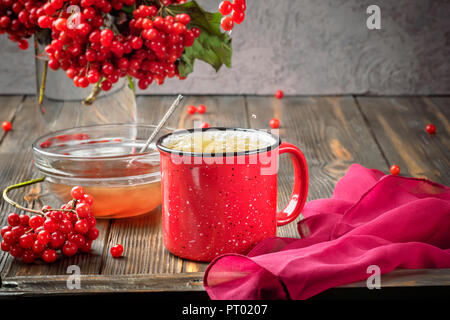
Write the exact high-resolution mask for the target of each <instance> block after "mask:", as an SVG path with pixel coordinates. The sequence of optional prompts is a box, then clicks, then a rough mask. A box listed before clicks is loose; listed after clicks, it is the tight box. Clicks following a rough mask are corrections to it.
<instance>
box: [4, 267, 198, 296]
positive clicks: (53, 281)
mask: <svg viewBox="0 0 450 320" xmlns="http://www.w3.org/2000/svg"><path fill="white" fill-rule="evenodd" d="M68 277H69V275H65V276H64V275H56V276H28V277H11V278H8V279H5V280H4V281H3V286H2V288H1V291H0V296H2V295H3V294H12V293H16V294H17V295H25V294H31V295H48V294H61V293H70V294H77V293H78V294H86V293H112V292H115V293H119V292H122V293H124V292H162V291H169V292H175V291H187V292H189V291H203V290H204V288H203V282H202V277H203V273H202V272H191V273H180V274H167V273H166V274H135V275H107V276H105V275H81V276H80V289H69V288H68V287H67V281H68Z"/></svg>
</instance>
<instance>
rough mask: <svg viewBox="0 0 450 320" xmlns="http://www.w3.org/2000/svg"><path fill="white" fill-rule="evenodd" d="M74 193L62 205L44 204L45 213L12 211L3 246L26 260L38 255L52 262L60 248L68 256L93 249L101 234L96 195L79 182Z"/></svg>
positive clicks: (3, 231)
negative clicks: (95, 213) (95, 211)
mask: <svg viewBox="0 0 450 320" xmlns="http://www.w3.org/2000/svg"><path fill="white" fill-rule="evenodd" d="M71 194H72V197H73V199H72V200H70V201H69V202H67V203H66V204H64V205H62V206H61V208H60V209H53V208H51V207H49V206H44V207H43V208H42V213H41V214H36V215H33V216H31V217H30V216H28V215H24V214H22V215H18V214H17V213H11V214H9V215H8V225H7V226H4V227H3V228H2V229H1V236H2V238H3V240H2V241H1V249H2V250H3V251H6V252H9V253H10V254H11V255H12V256H13V257H14V258H17V259H22V261H23V262H25V263H32V262H34V261H35V260H37V259H42V260H43V261H44V262H47V263H52V262H54V261H56V259H57V258H58V251H60V252H61V254H62V255H63V256H65V257H71V256H73V255H75V254H77V253H78V252H90V250H91V246H92V242H93V241H94V240H95V239H97V238H98V235H99V231H98V229H97V228H96V227H95V225H96V219H95V218H94V216H92V215H91V205H92V203H93V201H94V199H93V197H92V196H90V195H88V194H86V193H85V192H84V190H83V188H82V187H79V186H76V187H74V188H73V189H72V191H71Z"/></svg>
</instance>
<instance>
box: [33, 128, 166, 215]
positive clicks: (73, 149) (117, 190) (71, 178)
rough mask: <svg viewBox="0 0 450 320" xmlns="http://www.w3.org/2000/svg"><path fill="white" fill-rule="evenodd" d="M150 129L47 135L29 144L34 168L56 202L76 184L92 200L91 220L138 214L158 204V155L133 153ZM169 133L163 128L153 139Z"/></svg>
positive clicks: (150, 150) (152, 150) (64, 199)
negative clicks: (43, 178) (41, 176)
mask: <svg viewBox="0 0 450 320" xmlns="http://www.w3.org/2000/svg"><path fill="white" fill-rule="evenodd" d="M155 127H156V126H153V125H141V124H106V125H95V126H86V127H78V128H72V129H67V130H61V131H56V132H52V133H49V134H47V135H44V136H42V137H40V138H38V139H37V140H36V141H35V142H34V143H33V155H34V164H35V166H36V167H37V168H38V170H39V171H40V172H41V173H43V174H44V175H45V176H46V179H45V181H46V183H47V184H48V187H49V189H50V192H52V193H53V194H54V195H55V196H56V197H57V198H58V199H59V200H60V201H61V202H67V201H69V200H70V199H71V195H70V190H71V189H72V187H73V186H76V185H79V186H82V187H83V188H84V190H85V191H86V193H88V194H90V195H92V196H93V197H94V204H93V205H92V212H93V215H94V216H95V217H97V218H128V217H133V216H138V215H142V214H145V213H148V212H150V211H152V210H153V209H155V208H156V207H157V206H159V205H160V203H161V183H160V181H161V175H160V170H159V152H158V151H157V149H156V146H155V144H154V143H153V144H151V145H150V146H149V148H148V149H147V150H148V151H147V152H144V153H139V150H140V149H141V148H142V147H143V146H144V144H145V142H146V140H147V139H148V137H149V136H150V135H151V133H152V132H153V130H154V129H155ZM172 131H173V129H170V128H163V129H161V130H160V132H159V133H158V136H157V138H156V139H155V141H156V140H157V139H158V137H160V136H163V135H165V134H167V133H169V132H172Z"/></svg>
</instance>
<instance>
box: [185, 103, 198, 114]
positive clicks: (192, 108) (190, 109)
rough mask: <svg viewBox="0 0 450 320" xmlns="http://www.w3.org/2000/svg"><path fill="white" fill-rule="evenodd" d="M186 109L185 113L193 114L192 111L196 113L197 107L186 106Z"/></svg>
mask: <svg viewBox="0 0 450 320" xmlns="http://www.w3.org/2000/svg"><path fill="white" fill-rule="evenodd" d="M186 111H187V113H189V114H194V113H196V112H197V108H196V107H195V106H192V105H191V106H188V107H187V108H186Z"/></svg>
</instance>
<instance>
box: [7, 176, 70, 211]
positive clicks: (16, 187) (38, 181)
mask: <svg viewBox="0 0 450 320" xmlns="http://www.w3.org/2000/svg"><path fill="white" fill-rule="evenodd" d="M44 180H45V176H42V177H40V178H38V179H33V180H29V181H25V182H20V183H17V184H13V185H12V186H9V187H6V188H5V189H4V190H3V199H5V201H6V202H8V203H9V204H10V205H12V206H13V207H14V208H17V209H20V210H23V211H27V212H31V213H36V214H39V215H41V216H43V217H45V213H46V212H51V211H61V212H73V213H75V214H76V211H75V209H74V208H75V207H73V208H72V209H70V210H67V209H45V210H41V211H39V210H34V209H30V208H25V207H23V206H21V205H20V204H18V203H17V202H15V201H14V200H12V199H11V198H9V197H8V192H9V191H11V190H14V189H19V188H23V187H26V186H31V185H32V184H36V183H40V182H43V181H44ZM75 203H76V202H75Z"/></svg>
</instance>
